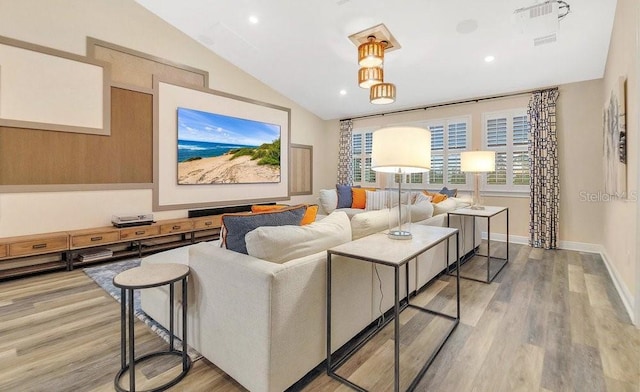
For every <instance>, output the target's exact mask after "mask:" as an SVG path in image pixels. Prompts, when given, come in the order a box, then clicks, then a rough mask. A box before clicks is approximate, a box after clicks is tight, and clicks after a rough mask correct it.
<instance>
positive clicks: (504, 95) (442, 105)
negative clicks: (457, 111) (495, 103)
mask: <svg viewBox="0 0 640 392" xmlns="http://www.w3.org/2000/svg"><path fill="white" fill-rule="evenodd" d="M557 88H558V87H549V88H545V89H538V90H531V91H521V92H517V93H510V94H502V95H494V96H491V97H483V98H472V99H467V100H464V101H455V102H446V103H439V104H434V105H427V106H421V107H418V108H412V109H402V110H394V111H391V112H385V113H377V114H366V115H363V116H356V117H351V118H343V119H341V120H340V121H348V120H362V119H363V118H372V117H384V116H387V115H391V114H400V113H406V112H416V111H418V110H427V109H433V108H439V107H444V106H453V105H462V104H465V103H478V102H481V101H489V100H492V99H500V98H509V97H516V96H518V95H526V94H533V93H538V92H542V91H546V90H553V89H557Z"/></svg>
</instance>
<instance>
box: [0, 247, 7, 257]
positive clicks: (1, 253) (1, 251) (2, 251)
mask: <svg viewBox="0 0 640 392" xmlns="http://www.w3.org/2000/svg"><path fill="white" fill-rule="evenodd" d="M3 257H7V245H5V244H0V259H1V258H3Z"/></svg>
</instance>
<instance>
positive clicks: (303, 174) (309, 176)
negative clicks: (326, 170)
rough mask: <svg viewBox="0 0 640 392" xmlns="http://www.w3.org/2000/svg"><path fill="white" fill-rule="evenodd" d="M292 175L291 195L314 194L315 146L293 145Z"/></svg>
mask: <svg viewBox="0 0 640 392" xmlns="http://www.w3.org/2000/svg"><path fill="white" fill-rule="evenodd" d="M289 162H290V163H289V164H290V165H291V175H290V178H289V190H290V193H291V195H312V194H313V146H307V145H303V144H291V157H290V159H289Z"/></svg>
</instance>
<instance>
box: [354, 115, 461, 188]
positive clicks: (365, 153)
mask: <svg viewBox="0 0 640 392" xmlns="http://www.w3.org/2000/svg"><path fill="white" fill-rule="evenodd" d="M470 122H471V121H470V119H469V118H468V117H462V118H455V119H444V120H435V121H430V122H428V123H417V124H416V123H414V124H406V125H412V126H418V127H422V128H426V127H428V128H429V129H430V130H431V170H430V171H429V172H428V173H414V174H410V175H407V177H406V179H405V181H408V182H410V183H412V184H421V185H423V186H424V187H425V188H426V187H427V185H429V184H432V185H435V186H433V187H432V188H438V189H440V188H442V187H443V186H447V187H450V188H451V187H453V188H458V189H460V188H462V189H466V187H465V186H466V184H467V176H466V175H465V173H462V172H461V171H460V153H461V152H463V151H467V150H469V146H470V145H471V141H470V139H471V137H470V135H471V131H470V129H469V124H470ZM351 141H352V152H353V181H354V184H356V185H363V186H372V185H373V186H375V184H376V172H375V171H373V170H371V147H372V143H373V131H369V130H361V131H356V130H354V131H353V134H352V137H351ZM395 182H397V179H396V180H395Z"/></svg>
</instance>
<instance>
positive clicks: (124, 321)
mask: <svg viewBox="0 0 640 392" xmlns="http://www.w3.org/2000/svg"><path fill="white" fill-rule="evenodd" d="M189 273H190V269H189V266H187V265H184V264H153V265H142V266H140V267H136V268H132V269H129V270H126V271H123V272H121V273H119V274H118V275H116V276H115V278H113V285H114V286H116V287H118V288H120V290H121V298H120V332H121V333H120V359H121V361H120V371H118V373H117V374H116V377H115V380H114V387H115V389H116V391H118V392H134V391H135V390H136V372H135V371H136V370H135V365H136V364H139V363H140V362H143V361H145V360H147V359H150V358H155V357H158V356H165V355H174V356H179V357H182V372H181V373H180V374H178V376H176V377H175V378H174V379H173V380H171V381H169V382H167V383H165V384H162V385H160V386H158V387H156V388H154V389H150V390H149V391H164V390H165V389H167V388H169V387H171V386H173V385H175V384H177V383H178V382H180V380H182V379H183V378H184V376H186V375H187V372H188V371H189V369H191V358H189V355H187V329H188V328H187V302H188V301H187V276H189ZM178 281H182V351H180V350H176V349H175V348H174V326H173V324H174V322H173V321H174V320H173V318H174V317H173V314H174V309H173V308H174V294H175V293H174V292H175V290H174V284H175V283H176V282H178ZM167 284H168V285H169V349H168V350H167V351H157V352H153V353H149V354H146V355H144V356H142V357H140V358H136V357H135V334H134V329H133V322H134V320H135V316H134V309H133V293H134V290H136V289H138V290H140V289H147V288H151V287H158V286H163V285H167ZM127 308H128V310H129V311H128V312H127V311H126V310H127ZM127 332H128V335H129V336H128V346H129V347H128V351H129V353H128V354H129V363H127ZM126 371H129V389H128V390H126V389H124V388H122V387H121V386H120V379H121V378H122V376H123V375H124V373H125V372H126Z"/></svg>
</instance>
